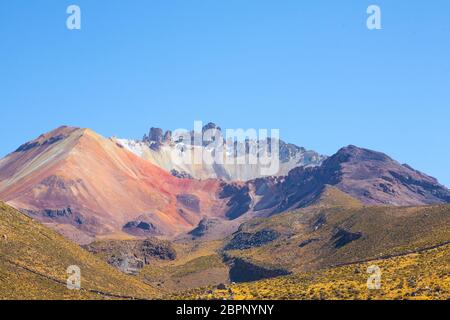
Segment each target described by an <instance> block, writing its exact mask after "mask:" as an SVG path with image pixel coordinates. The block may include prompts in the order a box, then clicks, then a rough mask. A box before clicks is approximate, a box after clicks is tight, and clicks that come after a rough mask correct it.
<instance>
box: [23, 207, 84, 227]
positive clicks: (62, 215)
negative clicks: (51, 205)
mask: <svg viewBox="0 0 450 320" xmlns="http://www.w3.org/2000/svg"><path fill="white" fill-rule="evenodd" d="M23 212H24V213H25V214H26V215H28V216H30V217H33V218H36V216H38V217H39V218H40V219H41V220H42V221H45V222H58V223H68V224H71V225H74V226H77V227H80V226H82V225H83V224H84V223H85V219H84V218H83V217H82V216H81V215H80V214H78V212H76V211H74V209H72V208H71V207H67V208H61V209H43V210H23Z"/></svg>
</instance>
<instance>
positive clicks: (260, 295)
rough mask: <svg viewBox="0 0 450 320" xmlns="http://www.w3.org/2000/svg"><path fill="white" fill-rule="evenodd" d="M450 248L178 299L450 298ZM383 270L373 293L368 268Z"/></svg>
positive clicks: (197, 292) (190, 293)
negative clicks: (368, 282)
mask: <svg viewBox="0 0 450 320" xmlns="http://www.w3.org/2000/svg"><path fill="white" fill-rule="evenodd" d="M449 262H450V245H444V246H441V247H438V248H435V249H431V250H427V251H424V252H420V253H415V254H408V255H404V256H398V257H393V258H389V259H384V260H374V261H370V262H366V263H358V264H353V265H348V266H341V267H336V268H329V269H325V270H321V271H316V272H304V273H299V274H295V275H291V276H286V277H279V278H274V279H267V280H262V281H257V282H250V283H242V284H233V285H231V286H229V288H227V289H226V290H218V289H217V288H207V289H196V290H191V291H188V292H185V293H183V294H178V295H175V296H173V297H174V298H177V299H236V300H252V299H268V300H289V299H290V300H311V299H312V300H316V299H326V300H330V299H331V300H332V299H339V300H342V299H345V300H347V299H348V300H353V299H358V300H367V299H376V300H382V299H389V300H398V299H421V300H423V299H433V300H448V299H450V265H449ZM371 266H377V267H379V268H380V270H381V287H380V289H378V290H369V289H368V286H367V280H368V278H369V277H370V275H371V274H369V273H367V269H368V268H369V267H371Z"/></svg>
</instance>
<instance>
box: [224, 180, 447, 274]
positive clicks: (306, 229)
mask: <svg viewBox="0 0 450 320" xmlns="http://www.w3.org/2000/svg"><path fill="white" fill-rule="evenodd" d="M449 226H450V206H449V205H438V206H423V207H391V206H363V205H362V204H360V203H358V202H357V201H355V200H352V198H351V197H349V196H348V195H346V194H344V193H342V192H341V191H339V190H338V189H335V188H332V187H328V188H326V189H325V191H324V192H323V193H322V198H321V200H320V201H319V202H318V203H317V204H315V205H313V206H311V207H308V208H305V209H301V210H297V211H293V212H289V213H283V214H279V215H276V216H273V217H270V218H266V219H255V220H252V221H249V222H247V223H245V224H243V225H242V226H241V227H240V229H239V231H238V232H237V233H235V234H234V235H233V236H232V237H230V239H229V241H228V243H227V244H226V246H225V247H224V250H225V254H226V256H227V257H228V259H229V260H230V261H233V260H237V261H244V262H246V263H251V264H254V265H257V266H260V267H265V268H267V267H270V268H272V269H274V268H275V269H281V270H285V271H286V272H301V271H310V270H317V269H323V268H327V267H331V266H336V265H342V264H348V263H355V262H358V261H366V260H373V259H379V258H384V257H390V256H393V255H397V254H404V253H409V252H416V251H418V250H423V249H427V248H430V247H433V246H436V245H442V244H445V243H448V242H449V241H450V228H449ZM236 273H240V274H242V271H240V270H237V271H236ZM275 275H276V274H275ZM251 276H253V277H254V276H255V273H253V274H252V275H251ZM246 280H259V279H258V278H247V279H246V278H242V277H239V278H235V279H233V277H232V281H236V282H240V281H246Z"/></svg>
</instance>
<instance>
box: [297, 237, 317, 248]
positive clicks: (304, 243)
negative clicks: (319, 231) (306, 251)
mask: <svg viewBox="0 0 450 320" xmlns="http://www.w3.org/2000/svg"><path fill="white" fill-rule="evenodd" d="M319 240H320V239H316V238H314V239H308V240H305V241H303V242H301V243H300V244H299V245H298V247H299V248H304V247H306V246H307V245H308V244H311V243H313V242H316V241H319Z"/></svg>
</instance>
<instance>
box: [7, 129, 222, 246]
mask: <svg viewBox="0 0 450 320" xmlns="http://www.w3.org/2000/svg"><path fill="white" fill-rule="evenodd" d="M218 188H219V182H217V181H215V180H206V181H197V180H188V179H178V178H176V177H173V176H172V175H170V174H169V173H167V172H165V171H164V170H162V169H160V168H158V167H156V166H154V165H152V164H151V163H149V162H147V161H145V160H143V159H141V158H139V157H137V156H136V155H134V154H132V153H131V152H129V151H127V150H125V149H124V148H123V147H121V146H120V145H118V144H116V143H115V142H114V141H113V140H111V139H106V138H104V137H102V136H100V135H98V134H96V133H94V132H93V131H91V130H89V129H78V128H71V127H60V128H58V129H56V130H54V131H52V132H49V133H47V134H45V135H42V136H40V137H39V138H37V139H36V140H33V141H31V142H29V143H26V144H24V145H22V146H21V147H20V148H19V149H18V150H16V151H15V152H13V153H11V154H10V155H8V156H7V157H6V158H4V159H2V160H0V199H2V200H4V201H7V202H8V203H9V204H11V205H13V206H14V207H16V208H18V209H22V210H27V211H28V213H29V214H30V215H32V216H35V217H37V218H38V219H39V220H41V221H43V222H47V223H52V224H54V226H55V227H57V228H58V229H60V231H62V232H63V233H65V234H66V236H69V237H71V238H73V239H75V240H77V241H79V242H85V235H89V236H94V235H97V236H114V237H118V236H125V235H126V233H125V232H124V231H123V227H124V226H125V225H126V224H127V223H129V222H132V223H129V224H128V225H129V226H134V227H138V228H141V229H142V230H141V231H143V232H147V233H151V234H163V235H174V234H177V233H180V232H184V231H187V230H190V229H192V228H193V227H194V226H196V225H197V224H198V222H199V221H200V220H201V218H202V217H203V216H216V217H217V216H219V217H220V216H222V215H223V212H224V209H223V208H224V207H225V205H224V204H223V202H224V200H220V199H218V197H216V196H215V194H217V190H218ZM139 222H144V223H141V224H139ZM74 227H75V228H74ZM77 230H80V231H82V234H79V232H78V231H77ZM130 230H133V229H132V228H130ZM125 231H126V230H125ZM81 236H82V237H81ZM83 239H84V240H83Z"/></svg>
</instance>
